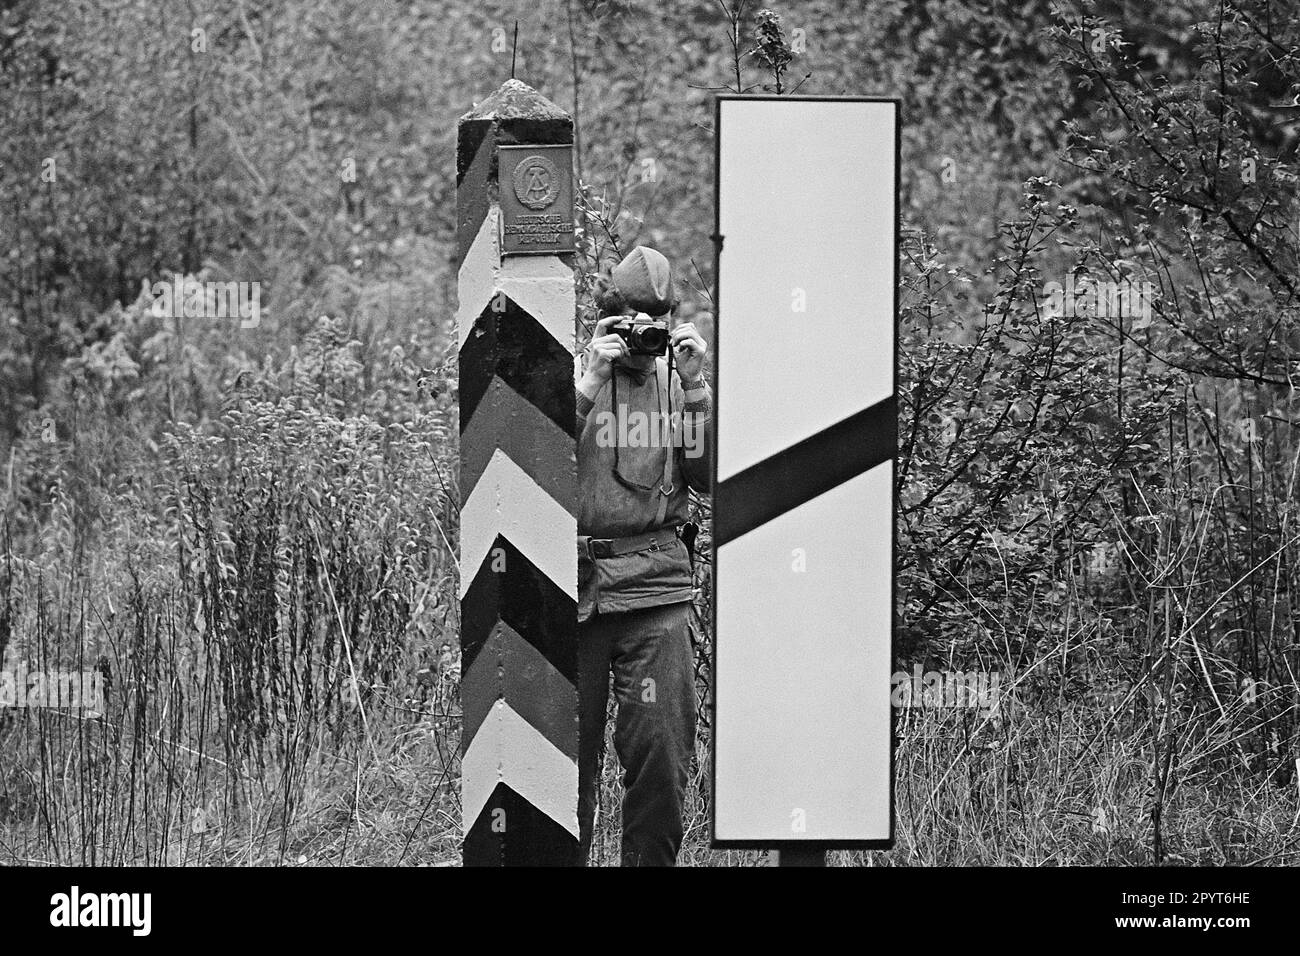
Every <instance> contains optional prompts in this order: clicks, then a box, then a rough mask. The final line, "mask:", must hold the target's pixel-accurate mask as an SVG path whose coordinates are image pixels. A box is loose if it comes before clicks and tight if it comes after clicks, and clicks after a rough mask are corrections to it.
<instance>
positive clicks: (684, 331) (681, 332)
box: [672, 322, 709, 382]
mask: <svg viewBox="0 0 1300 956" xmlns="http://www.w3.org/2000/svg"><path fill="white" fill-rule="evenodd" d="M672 349H673V361H674V362H675V363H676V365H677V376H678V378H680V379H681V380H682V381H683V382H693V381H696V380H697V379H698V378H699V377H700V375H701V374H702V373H703V371H704V356H705V354H707V353H708V351H709V347H708V345H707V344H706V343H705V341H704V338H703V337H702V336H701V335H700V333H699V330H698V329H696V328H695V326H694V324H692V323H690V322H683V323H682V324H681V325H679V326H677V328H675V329H673V330H672Z"/></svg>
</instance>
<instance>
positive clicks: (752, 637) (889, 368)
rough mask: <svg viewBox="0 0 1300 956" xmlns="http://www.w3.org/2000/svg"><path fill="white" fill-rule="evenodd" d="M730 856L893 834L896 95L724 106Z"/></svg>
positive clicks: (784, 854) (717, 574)
mask: <svg viewBox="0 0 1300 956" xmlns="http://www.w3.org/2000/svg"><path fill="white" fill-rule="evenodd" d="M716 120H717V122H716V126H715V128H716V130H717V134H716V135H717V150H718V153H717V172H716V174H717V182H716V192H717V225H716V235H715V243H716V249H717V263H716V275H717V292H716V296H715V302H716V304H717V310H718V325H717V330H716V332H715V335H714V342H715V349H716V352H715V374H716V388H715V400H714V402H715V403H714V423H715V428H716V433H717V441H716V443H715V447H714V469H715V472H714V474H715V476H716V480H715V484H714V494H713V522H714V527H713V546H714V589H715V591H714V593H715V603H714V661H713V673H714V680H715V684H714V724H713V726H714V739H713V801H712V809H713V845H714V846H715V847H719V848H736V849H740V848H746V849H776V850H778V851H780V856H781V864H782V865H804V866H808V865H824V860H825V856H824V854H825V851H826V850H829V849H852V848H860V849H880V848H885V847H888V846H889V845H890V844H891V841H892V838H893V785H892V784H893V775H892V760H893V749H892V720H891V710H890V689H891V688H890V675H891V672H892V669H893V661H892V635H893V627H894V616H895V602H894V573H893V572H894V564H893V554H894V534H893V528H894V514H895V503H894V465H893V462H894V457H895V454H896V446H897V427H898V426H897V403H896V398H895V374H896V372H895V368H896V360H895V350H896V311H897V292H896V290H897V242H898V232H897V229H898V226H897V217H898V210H897V191H898V185H897V176H898V116H897V102H896V101H893V100H872V99H863V98H851V97H798V96H774V97H763V96H741V97H734V96H733V97H727V96H723V97H719V98H718V101H717V116H716Z"/></svg>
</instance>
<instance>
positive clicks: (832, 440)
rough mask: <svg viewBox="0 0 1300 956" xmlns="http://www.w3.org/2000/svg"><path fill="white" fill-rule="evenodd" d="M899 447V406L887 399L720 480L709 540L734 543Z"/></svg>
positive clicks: (876, 462) (844, 480) (892, 452)
mask: <svg viewBox="0 0 1300 956" xmlns="http://www.w3.org/2000/svg"><path fill="white" fill-rule="evenodd" d="M897 446H898V403H897V400H896V399H895V398H894V397H893V396H890V397H889V398H887V399H885V400H884V401H881V402H877V403H876V404H875V405H872V406H871V407H870V408H865V409H863V410H862V411H860V412H858V413H857V414H855V415H850V416H849V417H848V418H846V419H844V420H843V421H839V422H836V423H835V424H834V425H832V426H830V427H829V428H826V429H823V430H822V431H819V432H818V433H817V434H815V435H812V436H810V437H808V438H805V439H804V440H803V441H801V442H797V443H796V444H793V445H791V446H790V447H789V448H787V449H785V450H784V451H781V452H778V453H777V454H775V455H773V456H772V457H770V458H765V459H763V460H762V461H760V462H759V463H758V464H756V465H752V466H750V467H749V468H746V469H745V470H744V471H742V472H739V473H738V474H736V475H733V476H732V477H730V478H728V479H727V480H726V481H723V482H720V483H719V484H718V487H717V489H716V490H715V491H714V494H713V540H714V541H715V542H716V543H717V544H718V545H723V544H726V543H727V542H728V541H734V540H735V539H736V538H739V537H740V536H741V535H743V534H747V533H749V532H750V531H753V530H754V529H755V528H757V527H758V526H759V525H763V524H766V523H767V522H769V521H771V520H772V519H773V518H775V517H778V516H779V515H783V514H785V513H786V512H787V511H790V510H791V509H793V508H797V507H799V506H800V505H801V504H804V503H805V502H808V501H811V500H812V499H813V498H816V497H817V496H818V495H821V494H825V493H826V492H828V491H830V490H831V489H832V488H834V487H836V486H837V485H842V484H843V483H844V482H846V481H848V480H849V479H850V478H855V477H857V476H858V475H860V474H862V473H863V472H864V471H868V470H869V469H872V468H874V467H876V466H877V465H879V464H882V463H884V462H886V461H889V459H891V458H893V457H894V455H895V454H896V453H897Z"/></svg>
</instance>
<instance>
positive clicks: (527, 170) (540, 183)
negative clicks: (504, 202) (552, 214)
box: [515, 156, 560, 209]
mask: <svg viewBox="0 0 1300 956" xmlns="http://www.w3.org/2000/svg"><path fill="white" fill-rule="evenodd" d="M559 194H560V177H559V176H558V175H557V174H556V171H555V164H554V163H552V162H551V161H550V160H549V159H547V158H546V157H545V156H529V157H528V158H527V159H525V160H524V161H523V162H521V163H520V164H519V165H518V166H516V167H515V197H516V198H517V199H518V200H519V201H520V202H521V203H523V204H524V205H525V206H527V207H528V208H529V209H545V208H546V207H547V206H549V205H550V204H551V203H553V202H555V197H556V196H558V195H559Z"/></svg>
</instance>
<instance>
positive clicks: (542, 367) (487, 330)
mask: <svg viewBox="0 0 1300 956" xmlns="http://www.w3.org/2000/svg"><path fill="white" fill-rule="evenodd" d="M498 297H499V298H500V305H501V306H502V308H501V311H500V312H498V311H496V309H495V308H493V305H494V301H495V300H497V299H498ZM493 375H496V376H498V377H500V379H501V380H502V381H503V382H505V383H506V384H507V385H509V386H510V387H511V388H513V389H514V390H515V391H516V392H518V393H519V394H520V395H522V396H523V397H524V398H526V399H527V400H528V401H530V402H532V403H533V404H534V405H535V406H537V408H538V409H539V410H540V411H541V413H542V414H543V415H545V416H546V417H547V418H549V419H550V420H551V421H553V422H555V424H557V425H559V426H560V431H562V432H564V434H566V435H568V436H569V437H570V438H575V435H574V427H575V426H574V415H575V410H576V409H575V405H576V399H575V398H574V396H575V394H576V393H575V391H574V386H573V356H572V355H571V354H570V353H569V352H568V351H567V350H566V349H565V348H564V346H563V345H561V344H560V343H559V342H557V341H555V336H553V335H552V334H551V333H550V332H548V331H547V330H546V327H545V326H543V325H542V324H541V323H540V322H538V321H537V320H536V319H534V318H533V317H532V316H531V315H529V314H528V312H526V311H525V310H524V309H522V308H520V307H519V306H518V305H517V304H515V302H514V301H513V300H512V299H511V298H510V297H509V296H507V295H505V294H504V293H497V294H496V295H494V296H493V297H492V299H491V300H489V301H488V302H485V303H484V304H483V311H482V312H481V313H480V314H479V317H478V318H477V319H475V320H474V328H473V329H471V330H470V333H469V338H468V339H466V340H465V347H464V348H462V349H461V350H460V428H461V431H462V432H463V431H464V430H465V428H466V426H468V425H469V423H470V422H471V421H472V420H473V418H474V411H475V409H477V408H478V403H479V402H480V401H481V400H482V398H483V395H484V393H485V392H487V391H488V389H489V388H490V387H491V385H492V376H493Z"/></svg>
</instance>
